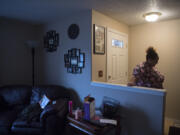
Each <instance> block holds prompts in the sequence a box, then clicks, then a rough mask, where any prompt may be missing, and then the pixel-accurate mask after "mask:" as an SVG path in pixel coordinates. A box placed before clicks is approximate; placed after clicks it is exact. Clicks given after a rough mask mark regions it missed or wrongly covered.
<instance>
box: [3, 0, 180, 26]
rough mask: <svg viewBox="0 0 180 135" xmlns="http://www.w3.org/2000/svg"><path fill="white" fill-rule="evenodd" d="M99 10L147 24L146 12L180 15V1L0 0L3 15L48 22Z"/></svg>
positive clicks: (164, 16) (132, 22) (168, 16)
mask: <svg viewBox="0 0 180 135" xmlns="http://www.w3.org/2000/svg"><path fill="white" fill-rule="evenodd" d="M87 9H95V10H97V11H99V12H101V13H103V14H105V15H107V16H110V17H112V18H114V19H116V20H119V21H120V22H124V23H126V24H128V25H136V24H141V23H144V22H145V21H144V19H143V17H142V15H143V14H144V13H147V12H151V11H155V12H156V11H159V12H161V13H162V16H161V18H160V21H161V20H169V19H177V18H180V0H0V16H3V17H8V18H16V19H20V20H26V21H30V22H33V23H47V22H49V21H50V20H56V19H57V18H64V17H65V16H70V15H71V13H75V12H83V11H84V10H87Z"/></svg>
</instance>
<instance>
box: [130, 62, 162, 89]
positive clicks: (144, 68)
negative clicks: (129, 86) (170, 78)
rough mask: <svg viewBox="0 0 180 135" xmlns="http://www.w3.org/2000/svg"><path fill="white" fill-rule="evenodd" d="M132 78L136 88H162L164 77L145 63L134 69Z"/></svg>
mask: <svg viewBox="0 0 180 135" xmlns="http://www.w3.org/2000/svg"><path fill="white" fill-rule="evenodd" d="M133 76H134V77H135V84H136V85H137V86H142V87H151V88H159V89H162V88H163V85H162V83H163V82H164V76H163V75H162V74H161V73H160V72H159V71H158V70H157V69H156V68H155V67H150V66H149V65H148V63H146V62H143V63H141V64H139V65H137V66H136V67H135V68H134V70H133Z"/></svg>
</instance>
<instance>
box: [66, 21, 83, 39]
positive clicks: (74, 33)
mask: <svg viewBox="0 0 180 135" xmlns="http://www.w3.org/2000/svg"><path fill="white" fill-rule="evenodd" d="M79 31H80V30H79V26H78V25H77V24H71V25H70V26H69V28H68V36H69V38H70V39H76V38H77V37H78V35H79Z"/></svg>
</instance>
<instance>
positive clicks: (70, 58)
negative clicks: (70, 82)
mask: <svg viewBox="0 0 180 135" xmlns="http://www.w3.org/2000/svg"><path fill="white" fill-rule="evenodd" d="M64 63H65V64H64V65H65V67H66V68H67V72H68V73H72V74H80V73H82V68H84V67H85V53H82V52H81V50H80V49H77V48H72V49H70V50H68V53H66V54H64Z"/></svg>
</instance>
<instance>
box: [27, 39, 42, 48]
mask: <svg viewBox="0 0 180 135" xmlns="http://www.w3.org/2000/svg"><path fill="white" fill-rule="evenodd" d="M25 44H26V45H27V46H28V47H29V48H36V47H38V46H39V42H38V41H36V40H28V41H26V43H25Z"/></svg>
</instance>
